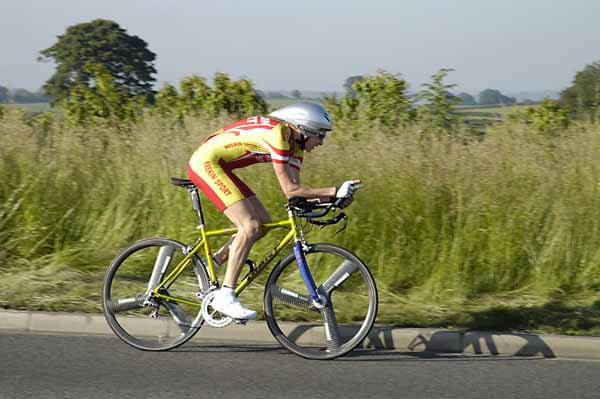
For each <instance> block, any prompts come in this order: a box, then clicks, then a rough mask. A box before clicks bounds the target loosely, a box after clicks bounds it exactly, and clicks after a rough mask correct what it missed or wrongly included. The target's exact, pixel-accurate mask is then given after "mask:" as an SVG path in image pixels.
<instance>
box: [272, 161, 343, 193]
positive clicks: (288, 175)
mask: <svg viewBox="0 0 600 399" xmlns="http://www.w3.org/2000/svg"><path fill="white" fill-rule="evenodd" d="M273 168H274V169H275V175H276V176H277V180H278V181H279V185H280V186H281V190H282V191H283V193H284V194H285V196H286V198H292V197H306V198H330V197H333V196H335V191H336V188H335V187H327V188H311V187H303V186H301V185H300V173H299V171H298V170H297V169H295V168H291V167H290V166H289V165H288V164H287V163H273Z"/></svg>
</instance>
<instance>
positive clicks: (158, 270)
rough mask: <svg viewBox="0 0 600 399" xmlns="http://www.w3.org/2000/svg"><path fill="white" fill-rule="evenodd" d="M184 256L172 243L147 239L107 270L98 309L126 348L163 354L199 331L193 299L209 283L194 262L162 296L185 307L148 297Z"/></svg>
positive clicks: (196, 302) (196, 304)
mask: <svg viewBox="0 0 600 399" xmlns="http://www.w3.org/2000/svg"><path fill="white" fill-rule="evenodd" d="M184 251H185V246H184V245H183V244H181V243H179V242H177V241H174V240H170V239H166V238H150V239H146V240H141V241H138V242H136V243H135V244H133V245H132V246H130V247H129V248H127V249H125V250H124V251H123V252H122V253H121V254H119V255H118V256H117V257H116V258H115V260H114V261H113V262H112V263H111V265H110V266H109V268H108V271H107V272H106V276H105V277H104V286H103V288H102V307H103V309H104V314H105V316H106V320H107V321H108V324H109V325H110V327H111V328H112V330H113V331H114V332H115V333H116V334H117V336H119V338H121V339H122V340H123V341H125V342H126V343H128V344H129V345H131V346H133V347H136V348H138V349H143V350H150V351H161V350H168V349H172V348H175V347H177V346H179V345H181V344H183V343H184V342H186V341H187V340H189V339H190V338H191V337H192V336H194V334H195V333H196V332H197V331H198V329H199V328H200V325H201V324H202V317H201V316H199V315H200V309H201V304H202V300H201V299H200V298H199V297H198V295H197V294H198V293H199V290H200V292H202V293H204V292H207V291H208V287H209V278H208V275H207V272H206V270H205V269H204V267H203V266H202V264H201V262H200V260H199V259H198V258H197V257H195V256H194V257H192V258H191V260H190V264H188V265H186V267H185V269H184V271H183V273H182V274H181V275H180V276H179V277H178V278H177V279H176V280H175V281H174V282H173V283H172V284H169V285H167V286H166V289H165V290H164V291H162V293H164V294H165V295H168V296H170V297H175V298H178V299H182V300H185V301H186V302H188V303H181V302H175V301H169V300H165V299H162V298H156V297H154V296H153V295H152V294H151V291H152V289H154V288H155V287H156V286H157V285H158V283H159V282H160V281H162V280H163V279H164V278H165V277H167V276H168V275H169V273H171V271H172V270H173V269H174V268H175V267H176V266H177V265H179V264H180V263H181V261H182V260H183V258H184V257H185V254H184ZM191 263H193V266H194V267H192V264H191ZM194 270H195V271H194ZM153 271H154V273H153Z"/></svg>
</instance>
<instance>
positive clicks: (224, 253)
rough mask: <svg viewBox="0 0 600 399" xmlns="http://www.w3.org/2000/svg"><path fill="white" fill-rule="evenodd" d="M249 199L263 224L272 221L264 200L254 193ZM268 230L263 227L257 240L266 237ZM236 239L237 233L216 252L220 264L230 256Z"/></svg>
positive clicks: (255, 213)
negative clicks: (261, 200)
mask: <svg viewBox="0 0 600 399" xmlns="http://www.w3.org/2000/svg"><path fill="white" fill-rule="evenodd" d="M248 200H250V202H251V205H252V207H253V208H254V215H257V216H258V217H259V219H260V222H261V224H263V223H269V222H271V215H269V212H268V211H267V209H266V208H265V207H264V205H263V204H262V202H260V200H259V199H258V197H256V196H255V195H253V196H251V197H249V198H248ZM267 232H268V229H265V228H262V229H261V230H260V236H259V237H258V238H257V240H259V239H260V238H262V237H264V235H265V234H266V233H267ZM234 239H235V234H234V235H233V236H231V238H230V239H229V241H227V242H226V243H225V244H224V245H223V246H222V247H221V248H220V249H219V250H218V251H216V252H215V255H214V257H215V259H216V261H217V262H218V263H219V264H222V263H223V262H225V261H226V260H227V259H228V258H229V250H230V247H231V244H232V243H233V240H234Z"/></svg>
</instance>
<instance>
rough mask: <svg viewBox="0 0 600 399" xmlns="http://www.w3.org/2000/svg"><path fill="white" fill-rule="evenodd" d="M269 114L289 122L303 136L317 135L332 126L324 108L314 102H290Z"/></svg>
mask: <svg viewBox="0 0 600 399" xmlns="http://www.w3.org/2000/svg"><path fill="white" fill-rule="evenodd" d="M269 116H272V117H273V118H275V119H279V120H282V121H284V122H287V123H291V124H292V125H294V127H296V128H298V130H299V131H300V133H302V134H303V135H304V136H306V135H317V134H319V133H323V132H325V131H328V130H331V128H332V127H333V126H332V124H331V119H330V118H329V114H328V113H327V111H326V110H325V108H323V107H322V106H320V105H319V104H314V103H306V102H302V103H295V104H291V105H288V106H286V107H283V108H280V109H278V110H275V111H273V112H271V113H270V114H269Z"/></svg>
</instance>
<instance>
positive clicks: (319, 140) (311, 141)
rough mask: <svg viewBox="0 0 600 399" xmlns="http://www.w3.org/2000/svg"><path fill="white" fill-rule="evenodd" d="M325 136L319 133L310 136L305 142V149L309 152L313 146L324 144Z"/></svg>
mask: <svg viewBox="0 0 600 399" xmlns="http://www.w3.org/2000/svg"><path fill="white" fill-rule="evenodd" d="M324 138H325V135H324V134H319V135H318V136H309V137H308V138H307V139H306V142H305V143H304V149H305V150H306V151H308V152H311V151H312V150H313V148H315V147H318V146H320V145H323V139H324Z"/></svg>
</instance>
